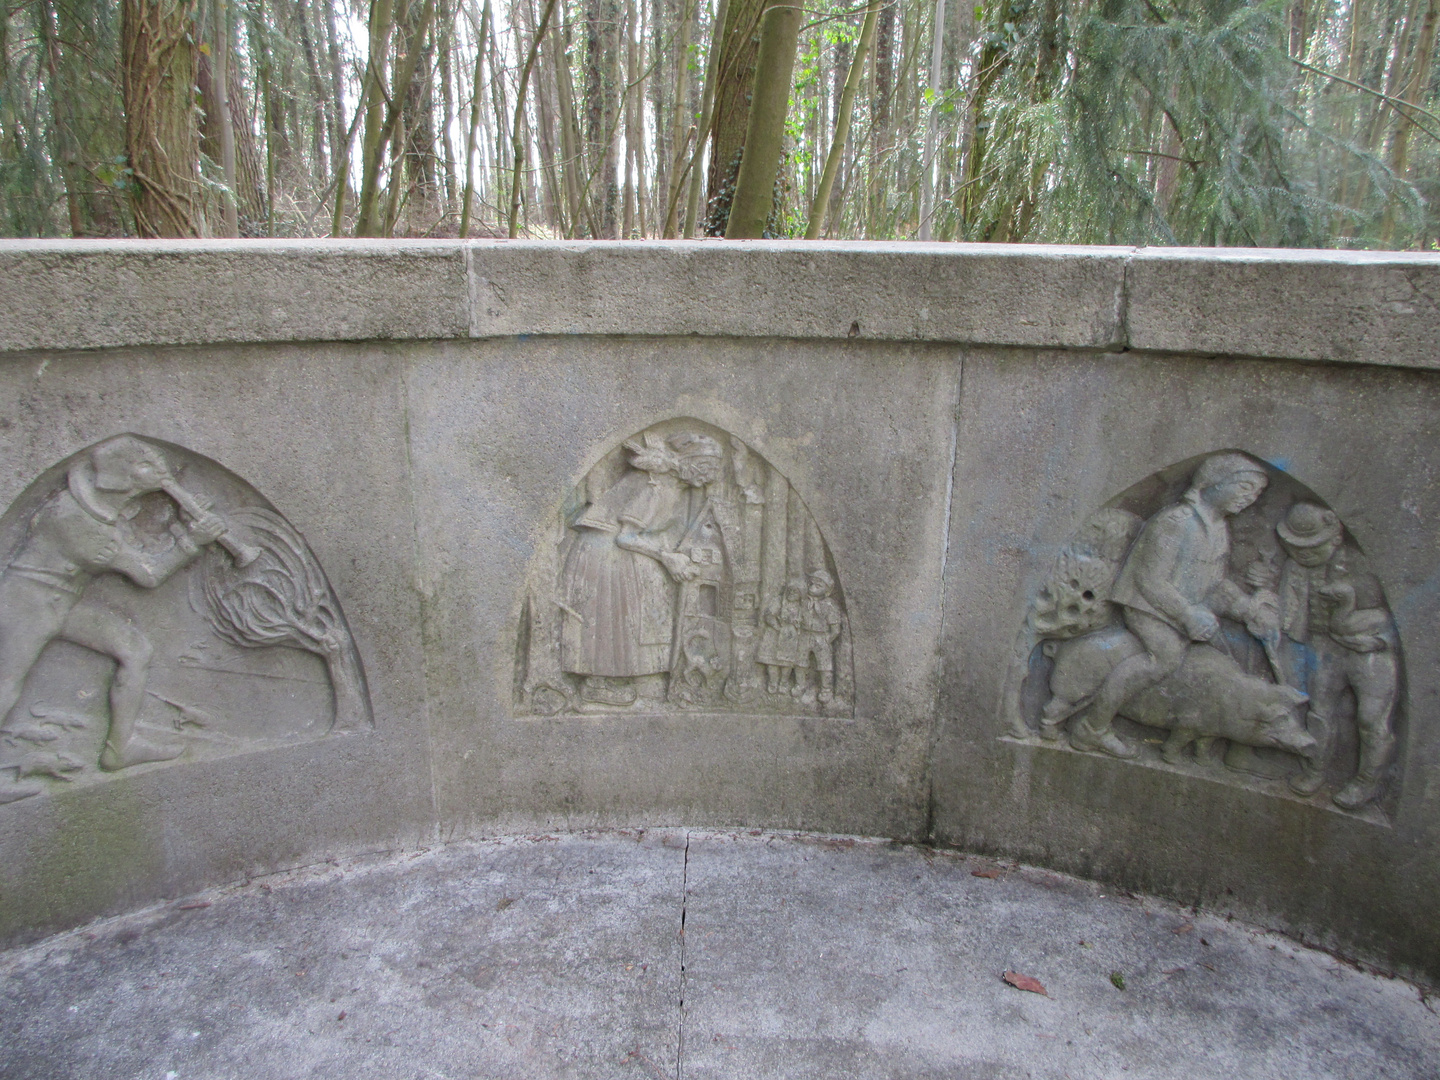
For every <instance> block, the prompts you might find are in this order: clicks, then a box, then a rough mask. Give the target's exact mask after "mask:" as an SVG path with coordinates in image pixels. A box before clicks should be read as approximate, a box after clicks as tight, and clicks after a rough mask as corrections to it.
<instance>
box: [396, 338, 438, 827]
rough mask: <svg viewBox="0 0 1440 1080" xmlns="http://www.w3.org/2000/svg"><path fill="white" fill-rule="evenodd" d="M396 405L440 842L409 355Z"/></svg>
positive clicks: (432, 797)
mask: <svg viewBox="0 0 1440 1080" xmlns="http://www.w3.org/2000/svg"><path fill="white" fill-rule="evenodd" d="M400 394H401V402H400V406H401V408H402V409H403V410H404V424H403V425H402V426H403V430H404V436H405V478H406V482H407V485H408V486H409V489H410V533H411V545H412V547H411V565H412V566H413V567H414V571H413V572H414V582H415V594H416V598H417V601H418V603H419V605H420V712H421V715H422V717H423V718H424V721H425V767H426V768H427V769H428V770H429V772H430V819H431V821H432V822H433V823H434V825H433V833H432V835H433V838H434V842H435V843H437V844H438V843H440V839H441V822H440V797H439V794H438V792H437V791H436V781H435V728H434V725H433V724H431V722H430V645H429V635H428V634H427V633H426V630H427V625H426V624H427V623H428V622H429V616H428V613H427V612H426V599H425V581H424V573H425V571H424V567H423V565H422V564H421V555H420V513H419V511H418V510H417V508H416V506H415V458H414V455H413V454H412V453H411V439H410V358H409V357H408V356H405V357H402V359H401V362H400Z"/></svg>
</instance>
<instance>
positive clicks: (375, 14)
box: [355, 0, 394, 236]
mask: <svg viewBox="0 0 1440 1080" xmlns="http://www.w3.org/2000/svg"><path fill="white" fill-rule="evenodd" d="M393 17H394V8H393V6H392V4H391V0H371V3H370V22H369V27H370V59H369V62H368V63H367V65H366V69H365V84H366V92H365V95H364V98H363V107H364V110H365V140H364V143H363V144H362V146H361V149H360V200H359V201H360V205H359V206H358V207H357V213H358V215H359V216H358V218H357V220H356V222H355V235H356V236H374V235H376V234H377V230H378V227H379V220H378V218H377V211H378V207H377V205H376V200H377V199H378V197H379V193H380V168H381V164H382V161H383V158H384V153H385V142H384V139H383V138H382V132H383V131H384V129H385V126H386V123H385V97H386V94H385V63H386V59H387V56H388V54H389V51H390V30H391V26H392V20H393Z"/></svg>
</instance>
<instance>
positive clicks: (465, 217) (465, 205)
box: [460, 0, 490, 240]
mask: <svg viewBox="0 0 1440 1080" xmlns="http://www.w3.org/2000/svg"><path fill="white" fill-rule="evenodd" d="M471 10H474V8H473V6H472V8H471ZM489 29H490V0H485V8H484V10H483V11H481V13H480V25H479V26H478V27H477V28H476V31H475V81H474V82H473V83H471V84H470V126H469V128H468V129H467V132H466V136H465V193H464V195H462V196H461V198H460V239H461V240H464V239H465V238H466V237H467V236H469V235H470V211H471V206H472V204H473V203H474V201H475V138H476V134H477V133H478V132H479V129H480V114H481V111H482V110H481V107H480V106H481V99H482V96H483V93H484V91H483V90H482V87H483V86H484V85H485V38H486V34H487V33H488V32H489Z"/></svg>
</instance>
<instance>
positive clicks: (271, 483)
mask: <svg viewBox="0 0 1440 1080" xmlns="http://www.w3.org/2000/svg"><path fill="white" fill-rule="evenodd" d="M0 387H3V390H0V400H3V401H4V403H5V404H4V405H3V407H0V429H3V430H4V432H5V435H6V441H5V455H4V466H3V473H0V503H3V504H5V505H7V506H8V505H9V504H11V503H12V501H13V500H15V499H16V498H17V496H19V495H20V494H21V493H22V492H23V491H24V490H25V489H26V488H27V487H28V486H29V485H30V484H31V482H32V481H33V480H34V479H35V477H36V476H37V475H39V474H41V473H43V472H45V470H47V469H49V468H50V467H51V466H52V465H54V464H55V462H56V460H57V458H64V457H66V456H68V455H70V454H71V453H74V452H76V451H81V450H83V449H84V448H86V447H87V446H91V445H93V444H95V443H98V442H100V441H101V440H103V439H105V438H107V437H109V436H112V435H115V434H119V433H122V432H127V431H128V432H134V433H137V434H139V435H142V436H144V437H147V438H151V439H155V440H159V441H161V442H163V443H167V444H177V445H182V446H184V447H186V448H187V449H188V450H191V451H194V452H196V453H198V454H203V455H204V456H205V457H207V458H209V459H211V460H212V461H216V462H223V463H224V464H225V466H226V467H227V468H228V469H229V470H231V471H232V472H233V473H234V474H236V475H238V476H240V477H243V478H244V479H245V480H247V481H249V482H250V483H252V484H253V485H254V487H255V488H256V489H258V491H259V492H260V493H262V494H263V495H264V496H265V497H266V498H267V499H268V501H269V502H270V503H271V504H272V505H273V506H274V507H275V508H276V509H277V510H278V511H279V512H280V513H281V514H283V515H284V516H285V518H286V519H287V520H288V521H289V522H290V523H291V524H292V525H293V526H294V528H295V529H297V530H299V532H300V534H301V535H303V537H304V540H305V541H306V542H308V545H309V547H310V549H311V550H312V551H313V552H314V554H315V556H316V558H317V559H318V561H319V564H320V565H321V566H323V567H324V569H325V573H326V576H327V577H328V579H329V582H330V585H331V586H332V587H333V590H334V594H335V596H336V597H338V600H339V603H340V605H341V606H342V607H343V610H344V615H345V618H346V620H347V621H348V624H349V627H350V630H351V631H352V634H353V639H354V642H355V644H356V646H357V647H358V650H359V654H360V657H361V661H362V663H363V665H364V669H365V671H366V674H367V676H368V682H369V692H370V698H371V701H372V703H373V706H374V715H375V717H376V721H377V722H376V725H375V727H374V728H373V730H371V729H366V728H363V727H362V729H361V730H359V731H356V732H355V733H352V734H346V735H332V736H330V737H329V738H325V739H322V741H320V742H306V743H303V744H295V745H291V746H290V747H289V748H286V749H274V748H266V749H261V750H258V752H257V747H258V746H264V745H266V744H264V743H263V742H261V743H254V742H250V741H245V742H241V743H240V744H238V745H237V744H235V743H234V742H232V741H217V740H225V739H226V736H227V733H229V734H234V733H235V732H238V731H246V730H248V731H255V732H263V731H267V730H273V729H276V728H278V729H280V730H290V725H291V724H293V723H294V722H295V721H296V720H297V719H303V718H304V717H306V716H307V715H310V711H311V710H318V709H322V708H323V711H324V712H325V713H327V714H328V712H329V710H330V709H331V703H330V701H329V700H328V698H329V694H330V689H329V687H327V686H324V685H321V686H320V687H318V690H317V688H314V687H312V686H310V685H309V684H308V683H296V684H295V686H296V693H295V694H293V695H287V694H279V695H275V694H267V695H265V696H264V697H263V698H256V697H254V696H248V697H247V693H248V691H243V690H242V691H241V692H240V694H239V696H238V697H236V698H235V699H234V701H233V702H232V703H231V704H230V705H227V706H226V707H225V708H223V709H221V708H217V702H219V701H221V700H222V697H221V695H220V691H221V690H226V689H230V688H231V686H230V684H231V683H238V682H240V681H241V680H238V679H237V677H236V676H234V675H232V674H229V673H211V674H212V675H213V678H214V679H215V681H216V682H215V686H214V688H213V689H214V694H213V696H207V694H206V693H205V686H204V683H203V681H201V682H196V681H194V680H195V678H196V676H197V675H198V674H199V673H200V672H202V671H204V668H202V667H198V666H195V665H193V664H190V663H182V662H181V658H182V657H183V656H189V657H190V658H191V659H192V660H195V659H198V662H199V663H200V664H204V665H206V666H207V667H208V666H227V665H225V664H223V663H219V664H216V663H212V662H211V661H209V660H205V659H203V657H204V656H205V655H206V652H207V651H208V652H217V651H221V646H222V645H223V644H224V643H223V642H221V641H219V639H218V638H216V637H215V635H214V634H213V633H211V632H210V631H209V630H207V629H204V627H203V622H197V619H199V616H197V615H195V614H194V613H193V610H192V608H191V599H190V597H189V595H188V588H187V585H188V583H187V582H186V581H184V580H181V578H182V577H183V576H184V574H185V573H189V571H185V572H183V573H182V574H180V575H177V576H176V577H175V578H173V579H172V580H171V581H169V582H167V583H166V584H165V585H164V586H162V587H161V588H160V589H157V590H154V591H153V592H152V591H148V590H143V589H140V588H137V587H135V586H134V585H132V584H130V583H129V582H127V581H124V580H122V579H121V578H120V576H119V575H116V574H102V575H100V576H99V577H97V578H96V579H95V581H94V582H93V583H92V584H90V585H89V586H87V587H86V588H85V597H84V599H85V600H86V601H87V602H95V603H99V602H101V601H102V599H103V606H104V607H105V608H106V609H108V610H110V611H111V612H113V613H114V615H115V616H116V618H118V619H121V620H123V621H124V622H125V623H126V624H127V625H129V626H130V627H132V629H138V630H140V631H141V632H144V633H146V634H147V635H148V636H149V637H150V639H151V642H152V644H158V645H159V646H160V647H157V648H156V649H155V654H154V656H153V658H152V660H151V662H150V671H149V680H148V685H149V687H150V688H151V689H153V690H155V691H157V692H159V693H162V694H165V695H166V696H167V697H171V698H172V699H173V700H176V701H181V702H182V703H184V704H186V705H190V706H197V707H199V708H200V709H202V710H205V711H207V712H212V713H222V712H223V713H225V714H226V716H227V717H228V721H227V723H226V724H222V725H220V726H219V727H217V728H216V729H215V730H213V731H211V730H209V729H205V728H196V727H193V726H192V727H187V728H186V729H185V731H186V734H185V735H183V736H181V735H180V733H178V732H177V733H175V736H173V737H176V738H183V739H184V740H185V741H188V742H191V743H193V744H195V745H196V746H197V747H199V746H200V745H202V744H203V745H204V746H205V747H206V749H205V751H204V752H203V753H202V754H200V756H201V757H209V758H210V760H204V761H200V760H195V759H194V755H192V754H187V755H184V756H182V757H180V758H177V759H174V760H172V761H162V762H156V763H153V764H140V765H134V766H132V767H129V768H124V769H121V770H119V771H115V772H109V773H104V772H101V771H98V770H96V769H95V768H94V765H95V761H94V759H93V758H92V759H88V760H87V761H86V762H85V763H84V764H85V769H84V770H83V772H79V773H70V774H67V775H68V776H71V777H74V776H81V777H83V779H82V780H70V781H68V782H67V781H61V780H56V779H52V778H46V777H39V778H32V779H30V780H27V781H26V782H27V783H38V784H43V785H45V786H46V787H47V788H48V791H47V792H46V793H45V794H42V795H39V796H36V797H32V798H27V799H23V800H21V801H17V802H10V803H9V804H8V805H4V806H0V821H3V824H0V852H3V854H0V891H3V893H4V895H5V897H6V901H5V903H4V904H3V905H0V936H4V937H7V938H13V936H16V935H20V936H27V935H28V936H33V934H34V933H35V932H37V931H41V930H46V929H54V928H58V927H62V926H66V925H73V924H74V923H75V922H76V921H83V920H84V919H87V918H92V917H94V916H95V915H98V914H102V913H108V912H115V911H120V910H124V909H126V908H129V907H133V906H134V905H135V904H136V903H144V902H147V901H149V900H153V899H155V898H156V897H159V896H163V895H166V894H170V893H173V892H174V891H176V890H179V891H189V890H191V889H194V888H198V887H200V886H201V885H203V884H205V883H213V882H216V881H226V880H234V879H235V878H237V877H239V876H242V875H244V874H248V873H255V872H269V871H272V870H275V869H278V868H283V867H287V866H294V865H297V864H301V863H306V862H311V861H314V860H315V859H316V858H317V857H324V855H325V853H326V852H327V851H328V850H330V849H333V850H335V851H337V852H338V851H354V850H363V849H367V848H371V847H374V846H376V845H383V844H387V843H391V842H393V841H394V840H395V839H397V838H400V837H408V838H410V839H411V840H415V839H418V838H420V837H423V836H427V835H433V830H434V818H433V804H432V802H431V798H430V790H429V783H428V779H427V778H428V772H429V765H428V753H429V748H428V745H427V742H426V737H425V728H424V704H423V690H422V683H421V677H420V667H421V659H420V657H421V653H420V635H419V618H420V616H419V605H418V601H417V599H416V596H415V593H414V590H413V575H414V530H413V526H410V525H409V524H408V519H409V513H410V510H409V500H408V494H407V492H408V487H409V480H408V464H407V460H406V448H405V440H404V429H405V419H404V406H403V402H404V389H403V385H402V380H401V372H400V368H399V366H398V365H397V364H396V362H395V360H394V359H393V358H388V357H386V356H385V355H384V353H383V352H378V353H377V352H374V351H372V352H370V353H368V355H366V356H365V357H364V358H363V359H362V358H361V357H360V356H359V355H357V353H356V350H355V349H354V348H353V347H348V346H338V345H330V346H311V347H308V348H307V349H305V350H303V351H299V350H295V349H292V348H289V347H285V348H283V349H272V348H254V347H250V348H245V349H240V350H226V351H224V352H222V353H219V354H216V353H214V352H187V351H181V350H174V351H164V352H158V353H157V352H154V351H139V350H135V351H118V352H112V353H109V354H106V356H105V358H104V360H103V362H96V359H95V357H94V356H91V355H84V354H62V355H53V356H48V357H45V358H43V359H42V358H38V357H33V356H32V357H25V356H10V357H6V358H5V359H4V360H3V361H0ZM322 403H323V404H322ZM177 460H178V459H177ZM185 482H187V483H190V484H191V485H192V486H195V487H196V488H197V490H199V489H200V485H199V484H198V483H197V482H196V481H195V480H190V479H188V477H187V478H185ZM207 482H208V481H207ZM209 494H211V495H213V496H216V497H217V499H220V501H218V502H217V507H218V508H220V509H222V510H223V509H225V508H226V506H228V505H229V504H228V503H227V502H226V501H225V500H224V499H223V498H221V497H222V496H224V495H225V492H224V491H223V490H222V489H221V488H219V487H215V488H213V489H212V490H210V491H209ZM361 522H369V523H370V524H369V526H368V527H361V526H360V525H359V524H358V523H361ZM22 524H23V523H22ZM7 535H8V534H7ZM14 555H15V552H14V551H13V550H7V551H5V552H4V553H3V558H4V559H5V560H6V562H7V563H8V562H9V561H10V560H11V559H12V557H13V556H14ZM102 588H103V597H102V596H101V595H100V593H99V591H98V590H102ZM166 642H173V643H174V647H173V648H172V647H170V646H169V645H166V644H165V643H166ZM6 659H7V662H8V661H9V657H8V656H7V658H6ZM39 668H40V669H43V670H37V671H36V672H35V675H36V676H37V677H38V676H41V675H46V677H47V678H50V680H51V684H52V685H49V687H48V689H49V690H50V691H53V693H50V694H48V695H47V696H48V697H49V699H50V700H49V702H48V703H49V704H51V705H55V706H58V707H60V708H61V710H62V711H63V712H66V713H69V712H79V713H85V714H87V715H88V716H90V717H91V723H92V727H91V729H90V730H89V731H88V732H82V733H81V734H93V735H95V736H100V735H102V734H103V732H104V724H105V722H106V721H107V708H106V704H105V699H106V695H107V692H108V687H109V686H110V685H111V684H112V682H113V676H112V674H111V673H112V672H113V670H114V665H113V663H112V662H111V661H110V660H109V658H108V657H105V656H103V655H101V654H100V653H98V652H95V651H92V650H88V649H82V648H81V647H79V646H78V645H74V644H70V643H67V642H64V641H56V642H53V643H52V644H51V645H50V646H49V647H48V648H47V650H46V652H45V653H43V654H42V656H41V659H40V664H39ZM47 673H48V674H47ZM271 674H272V675H275V676H298V677H300V678H302V679H309V678H319V679H324V675H323V674H322V673H321V670H291V669H281V668H276V669H274V670H273V671H272V672H271ZM261 681H262V682H269V683H276V682H277V680H276V679H274V678H271V679H262V680H261ZM29 682H30V683H31V685H30V687H29V688H28V690H27V693H28V694H30V698H27V699H26V700H27V702H28V701H30V700H31V699H32V698H33V697H34V695H35V693H36V692H37V690H38V689H41V688H40V687H38V686H37V685H36V682H35V679H31V680H29ZM222 682H223V683H224V684H225V685H224V686H222V685H220V684H221V683H222ZM278 685H279V686H287V685H289V683H288V682H286V681H283V680H281V681H279V682H278ZM170 686H174V687H180V686H186V687H188V689H189V691H191V692H189V693H187V694H186V695H184V696H181V695H178V694H175V693H173V692H167V687H170ZM316 693H318V698H317V697H316V696H315V695H316ZM28 712H29V710H28V705H27V709H26V713H27V715H25V716H21V715H19V710H17V711H16V713H12V715H11V716H10V717H9V722H8V723H7V724H6V725H5V726H6V731H7V732H13V731H15V730H16V729H17V728H18V727H19V726H21V725H22V723H23V724H29V723H30V722H31V721H32V720H39V719H41V718H35V717H31V716H29V715H28ZM232 712H233V714H232ZM141 717H142V720H144V721H146V722H152V721H153V722H154V723H156V724H159V725H162V726H163V725H166V724H169V723H171V722H173V720H174V719H176V716H175V710H174V708H173V707H172V706H169V705H167V704H165V703H164V702H163V701H160V700H159V699H157V698H155V697H154V696H153V695H150V694H147V701H146V702H145V704H144V706H143V709H142V714H141ZM230 722H233V724H232V723H230ZM236 725H238V726H236ZM23 745H24V743H23V741H17V740H15V739H13V738H12V739H5V740H4V746H3V747H0V763H8V762H10V761H12V760H15V759H16V758H15V755H16V754H17V753H18V752H21V748H22V747H23ZM37 749H39V750H41V751H44V749H45V747H44V746H41V747H38V748H37ZM217 750H218V751H221V752H223V753H225V754H226V755H228V756H224V757H211V755H212V754H213V753H214V752H215V751H217ZM236 751H241V752H238V753H237V752H236ZM245 751H249V752H245ZM95 752H96V753H97V754H98V753H99V749H98V747H96V749H95ZM13 779H18V778H17V777H15V774H14V772H13V770H12V771H9V772H6V773H5V775H4V777H3V780H5V781H6V784H5V786H6V787H9V786H10V784H11V782H12V780H13ZM92 781H93V782H92Z"/></svg>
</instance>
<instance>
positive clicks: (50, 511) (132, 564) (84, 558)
mask: <svg viewBox="0 0 1440 1080" xmlns="http://www.w3.org/2000/svg"><path fill="white" fill-rule="evenodd" d="M155 491H163V492H165V493H166V494H167V495H169V496H170V498H172V499H174V500H175V502H176V504H177V505H178V506H179V507H180V508H181V510H182V511H183V512H184V514H185V516H186V518H188V521H187V522H186V523H185V524H183V525H182V524H180V523H178V522H177V523H175V524H173V525H171V527H170V531H171V533H172V534H173V535H174V538H175V542H174V544H173V546H172V547H170V548H169V549H168V550H165V551H162V552H160V553H158V554H150V553H149V552H146V551H144V550H142V549H141V548H140V547H139V546H137V545H136V544H135V543H133V542H132V541H131V540H130V539H128V538H127V535H126V532H125V530H124V529H123V528H122V526H121V520H122V518H125V517H127V516H128V515H127V514H126V511H127V509H129V507H130V504H131V503H132V502H133V501H134V500H136V499H138V498H139V497H141V496H142V495H148V494H150V493H151V492H155ZM217 541H218V542H219V543H220V544H221V545H222V546H223V547H225V548H226V549H227V550H228V551H229V552H230V553H231V554H232V555H233V556H234V557H235V560H236V562H237V563H238V564H240V565H244V564H245V563H246V562H249V561H252V560H253V559H254V558H255V556H256V552H254V551H253V550H251V549H250V548H248V547H247V546H246V545H245V544H243V543H241V542H240V541H238V540H237V539H235V538H233V537H231V536H230V535H228V534H227V525H226V523H225V521H224V519H222V518H221V517H219V516H218V515H217V514H214V513H211V512H210V510H209V507H208V504H207V503H206V502H205V501H204V500H203V499H201V498H199V497H197V496H196V495H194V494H192V493H191V492H189V491H187V490H185V489H184V488H182V487H180V485H179V484H178V483H176V481H175V479H174V477H173V476H172V475H171V473H170V467H169V464H168V463H167V462H166V460H165V455H164V454H163V453H161V451H160V449H159V448H158V447H156V446H154V445H152V444H150V443H147V442H145V441H143V440H141V439H137V438H135V437H134V436H131V435H121V436H117V437H116V438H113V439H107V440H106V441H105V442H103V443H100V444H99V445H98V446H96V447H95V448H94V449H93V450H91V452H90V453H89V454H88V455H87V456H86V457H85V458H84V459H82V460H81V461H79V462H77V463H76V464H74V465H72V466H71V467H70V471H69V473H68V475H67V477H66V485H65V487H63V488H61V489H60V490H59V491H57V492H55V494H53V495H52V496H50V498H48V499H47V500H46V501H45V503H44V504H43V505H42V506H41V507H40V509H39V510H37V511H36V512H35V514H34V515H33V516H32V517H31V520H30V527H29V531H28V532H27V534H26V536H25V540H24V543H23V544H21V546H20V548H19V550H18V551H17V552H16V554H15V556H14V558H12V559H11V560H10V563H9V564H8V565H7V566H6V567H5V568H4V570H3V571H0V730H3V726H4V725H3V722H4V718H5V717H6V716H8V715H9V712H10V710H11V709H12V708H13V707H14V705H15V703H16V701H17V700H19V697H20V694H21V691H22V690H23V688H24V685H25V678H26V676H27V675H29V673H30V669H31V668H32V667H34V665H35V662H36V661H37V660H38V659H39V658H40V654H41V652H42V651H44V649H45V646H46V645H48V644H49V643H50V642H51V641H54V640H57V639H59V640H63V641H73V642H74V643H75V644H77V645H83V646H84V647H86V648H87V649H93V650H95V651H96V652H98V653H102V654H104V655H106V656H110V657H113V658H114V659H115V661H116V663H117V664H118V665H119V667H118V668H117V669H116V671H115V676H114V678H113V680H112V681H111V684H110V730H109V734H108V736H107V737H106V740H105V748H104V750H103V751H102V752H101V755H100V762H99V764H100V767H101V768H102V769H105V770H109V771H113V770H116V769H124V768H127V767H128V766H131V765H138V764H140V763H141V762H145V761H166V760H169V759H170V758H174V757H178V756H179V755H180V753H181V752H182V751H183V750H184V747H183V745H180V744H174V743H172V744H164V745H162V744H156V743H151V742H148V741H146V740H145V739H143V738H141V737H140V736H138V735H137V734H136V733H135V725H136V722H137V720H138V719H139V715H140V706H141V704H142V703H143V702H144V700H145V680H146V676H147V674H148V671H149V666H150V659H151V655H152V653H153V651H154V649H153V646H152V645H151V644H150V641H149V639H148V638H147V637H146V636H145V634H144V633H143V632H142V631H141V630H140V629H139V628H138V627H137V626H135V625H133V624H132V623H130V622H129V621H127V620H126V619H124V618H122V617H121V616H120V615H117V614H116V613H115V612H113V611H110V610H109V609H107V608H105V607H103V606H101V605H100V604H98V603H91V602H87V601H86V600H85V599H84V595H83V594H84V592H85V586H86V585H88V584H89V583H90V580H91V579H92V578H93V577H95V576H96V575H98V574H103V573H107V572H111V573H117V574H122V575H123V576H124V577H126V578H127V579H128V580H129V581H131V582H133V583H134V584H136V585H138V586H139V587H140V588H142V589H153V588H156V587H157V586H159V585H161V584H162V583H163V582H164V581H166V580H167V579H168V578H169V577H170V576H171V575H172V574H174V573H175V572H176V571H178V570H180V569H181V568H183V567H185V566H186V565H188V564H189V563H190V562H192V561H193V560H194V559H195V558H196V556H198V555H199V554H200V551H201V549H202V548H204V547H205V546H206V545H207V544H213V543H215V542H217Z"/></svg>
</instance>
